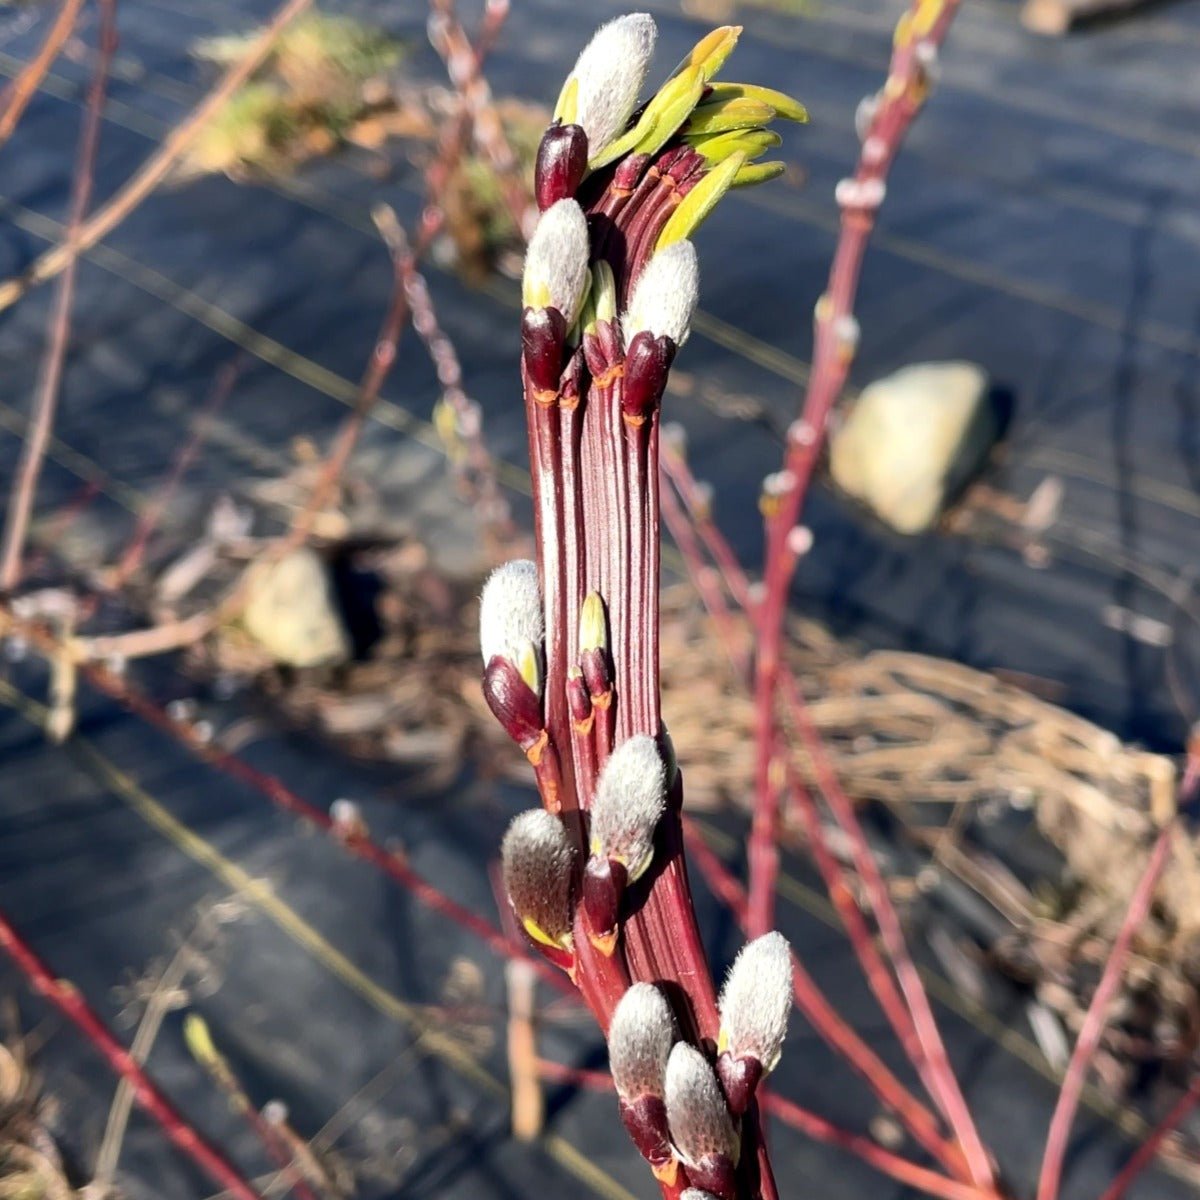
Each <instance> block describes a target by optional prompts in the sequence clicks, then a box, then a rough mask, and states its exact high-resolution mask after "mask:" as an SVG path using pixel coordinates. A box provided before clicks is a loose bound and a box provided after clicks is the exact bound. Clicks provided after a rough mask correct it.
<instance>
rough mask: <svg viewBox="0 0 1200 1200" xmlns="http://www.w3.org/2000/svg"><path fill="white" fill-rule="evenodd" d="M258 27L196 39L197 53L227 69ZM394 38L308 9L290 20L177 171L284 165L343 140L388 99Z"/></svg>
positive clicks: (266, 169)
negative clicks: (292, 20)
mask: <svg viewBox="0 0 1200 1200" xmlns="http://www.w3.org/2000/svg"><path fill="white" fill-rule="evenodd" d="M259 32H260V31H258V30H252V31H251V32H250V33H247V34H239V35H234V36H229V37H218V38H208V39H205V40H204V41H202V42H199V43H198V44H197V45H196V47H195V53H196V55H197V56H198V57H199V58H202V59H204V60H205V61H207V62H210V63H213V64H215V65H217V66H219V67H228V66H230V65H231V64H233V63H235V62H237V60H238V59H239V58H241V57H242V56H244V55H245V54H246V52H247V51H248V50H249V49H250V47H251V46H252V45H253V44H254V42H255V40H256V39H257V38H258V37H259ZM401 54H402V47H401V45H400V43H399V42H398V41H396V40H395V39H394V38H392V37H390V36H388V35H387V34H386V33H383V32H381V31H379V30H375V29H371V28H369V27H368V26H365V25H362V24H360V23H359V22H357V21H355V20H353V19H351V18H349V17H340V16H339V17H334V16H328V15H326V14H324V13H320V12H316V11H314V12H312V13H310V14H309V15H307V16H305V17H301V18H300V19H298V20H297V21H295V22H294V23H293V24H292V25H290V26H289V27H288V28H287V29H286V30H285V31H284V33H283V34H282V35H281V36H280V38H279V41H278V43H277V44H276V46H275V49H274V50H273V51H272V53H271V55H270V56H269V57H268V59H267V61H266V62H265V63H264V64H263V66H262V68H261V69H260V70H259V71H258V72H257V74H256V76H255V78H254V79H252V80H251V81H250V82H249V83H247V84H246V85H245V86H244V87H242V88H241V89H239V91H238V92H237V93H236V94H235V95H234V97H233V98H232V100H230V102H229V103H228V104H227V105H226V106H225V107H224V108H223V109H222V110H221V112H220V113H219V114H218V115H217V116H216V117H215V118H214V119H213V120H212V122H211V123H210V124H209V126H208V128H207V129H206V130H205V131H204V132H203V133H202V134H201V135H200V136H199V137H198V138H197V139H196V141H195V143H194V144H193V146H192V148H191V150H190V151H189V152H188V155H187V157H186V159H185V160H184V163H183V166H182V173H183V174H184V175H200V174H210V173H218V172H220V173H224V174H227V175H232V176H240V175H245V174H247V173H250V172H261V173H266V174H275V173H280V172H283V171H286V170H288V169H290V168H292V167H294V166H295V165H296V164H298V163H300V162H303V161H304V160H305V159H308V158H311V157H313V156H314V155H316V154H322V153H328V152H329V151H331V150H333V149H335V148H336V147H337V146H338V145H340V144H341V143H343V142H344V141H345V140H346V139H347V137H348V136H349V135H350V133H351V131H352V130H353V127H354V126H355V124H356V123H357V122H359V121H361V120H363V119H364V118H365V117H366V116H367V115H368V114H370V113H371V112H372V111H374V110H375V109H377V108H379V107H380V106H381V105H383V106H387V105H388V104H389V103H390V99H389V97H390V89H389V88H388V86H387V76H388V73H389V72H390V71H392V70H393V68H395V66H396V65H397V64H398V63H399V61H400V58H401Z"/></svg>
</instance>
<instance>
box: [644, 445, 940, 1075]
mask: <svg viewBox="0 0 1200 1200" xmlns="http://www.w3.org/2000/svg"><path fill="white" fill-rule="evenodd" d="M664 472H665V473H666V472H669V474H670V478H671V479H672V481H673V482H675V484H676V486H677V487H678V488H679V490H680V494H681V496H683V497H684V498H685V499H686V500H688V501H689V505H688V507H689V512H690V513H691V515H692V517H693V520H694V521H695V523H696V525H697V527H701V528H702V526H701V520H702V519H703V521H704V524H705V525H707V533H706V535H705V537H704V540H705V544H706V546H707V547H708V548H709V550H710V552H712V551H713V549H714V547H715V548H717V550H718V552H719V553H721V555H722V557H723V559H724V561H725V562H726V563H727V564H728V565H727V566H726V568H725V570H724V571H723V572H722V574H723V576H724V578H725V580H726V583H727V585H728V586H730V588H731V590H732V589H734V588H736V589H737V590H738V591H739V592H740V593H741V594H743V595H746V596H747V597H748V584H747V582H746V578H745V575H744V574H743V573H742V569H741V566H740V564H739V563H738V562H737V559H736V558H735V557H734V556H733V553H732V550H731V549H730V548H729V545H728V543H727V542H725V540H724V538H723V537H722V535H721V533H720V531H719V530H718V529H717V528H716V526H715V525H714V524H713V523H712V521H711V518H710V517H709V516H708V514H707V512H706V511H705V510H704V509H703V508H701V509H700V513H699V515H697V512H696V508H695V506H696V504H697V503H698V502H699V500H700V494H699V491H698V488H697V486H696V484H695V481H694V480H693V479H692V476H691V472H690V471H689V470H688V467H687V463H686V460H685V459H684V457H683V455H682V454H681V453H678V452H677V451H676V452H673V453H672V461H671V464H670V467H669V468H667V467H665V466H664ZM667 495H668V493H664V505H663V512H664V514H665V515H666V516H667V518H668V524H669V526H670V528H671V532H672V535H673V536H674V537H675V540H676V543H677V544H678V545H679V548H680V551H681V553H682V555H683V558H684V561H685V563H686V565H687V567H688V571H689V574H690V575H691V577H692V579H693V581H694V582H695V584H696V586H697V588H698V590H699V591H700V594H701V597H702V599H703V600H704V603H705V606H706V607H707V608H708V610H709V612H710V613H712V614H713V616H714V618H715V619H716V620H717V621H718V623H719V626H720V628H721V631H722V633H721V636H722V641H723V642H724V643H725V644H726V646H729V647H732V646H734V645H736V639H735V637H734V635H733V633H732V631H731V629H730V626H729V614H728V612H727V610H726V609H725V602H724V597H723V595H722V594H721V592H720V589H719V588H713V587H711V586H708V583H707V578H708V575H709V574H710V573H711V571H710V568H709V567H708V566H707V564H706V563H705V562H704V560H703V557H702V556H701V555H700V553H699V548H698V546H697V545H696V542H695V538H694V535H693V533H692V529H691V527H690V526H689V525H688V524H687V522H686V519H685V518H684V515H683V513H682V512H680V511H679V510H678V509H677V508H676V507H675V506H674V504H668V503H666V502H665V501H666V496H667ZM740 660H741V656H740V655H738V654H736V653H735V667H737V666H739V665H744V664H742V663H741V661H740ZM780 677H781V680H782V682H783V685H784V690H785V693H786V694H787V696H788V698H789V702H790V703H791V704H792V708H793V714H794V716H793V724H795V725H796V726H798V728H799V729H800V731H801V735H802V738H803V740H804V744H805V749H806V751H807V752H808V754H809V756H810V759H811V760H812V762H813V764H814V769H815V770H816V773H817V783H818V786H819V787H820V789H821V792H822V795H823V796H825V798H826V800H827V802H828V803H829V804H830V808H831V811H832V812H833V815H834V819H835V820H836V821H837V823H838V825H839V826H840V828H841V829H842V830H843V832H844V833H845V834H846V836H847V840H848V841H849V842H850V844H851V845H852V847H853V850H854V861H855V867H856V870H858V872H859V875H860V878H862V879H863V880H864V882H865V883H867V884H868V888H867V890H868V899H869V901H870V903H871V906H872V911H875V910H876V909H877V908H880V909H883V910H885V911H887V912H891V918H890V919H888V918H886V917H885V920H886V921H887V924H888V927H889V930H890V933H891V941H890V943H889V944H890V945H891V946H892V947H893V950H894V951H895V958H896V961H898V962H902V963H903V962H907V963H908V966H907V967H906V968H905V971H906V978H907V980H908V984H909V986H910V987H912V986H913V984H914V979H915V970H914V969H913V968H912V966H911V960H909V959H908V955H907V951H906V949H905V948H904V943H903V937H902V936H901V935H900V933H899V925H898V921H897V920H896V919H895V914H894V911H892V909H891V902H890V897H889V896H888V894H887V889H886V885H884V884H883V882H882V880H881V878H880V877H879V872H878V869H877V867H876V866H875V862H874V858H873V856H872V854H871V851H870V848H869V846H868V845H867V841H866V836H865V834H864V832H863V829H862V826H861V825H860V824H859V822H858V819H857V816H856V814H855V812H854V810H853V805H852V804H851V802H850V801H849V800H848V799H847V798H846V796H845V794H844V793H843V791H842V789H841V787H840V784H839V783H838V780H837V777H836V774H835V773H834V772H833V770H832V768H831V766H830V765H829V762H828V758H827V756H826V754H825V750H824V746H823V745H822V743H821V740H820V737H819V734H818V732H817V730H816V729H815V727H813V725H812V723H811V719H810V718H808V716H807V713H806V712H805V710H804V709H803V708H802V707H800V705H801V701H802V696H801V693H800V690H799V687H798V685H797V683H796V679H795V676H794V675H793V674H792V672H791V670H790V668H789V667H788V665H787V663H786V662H784V663H781V665H780ZM781 761H782V755H781ZM785 772H786V782H787V787H788V793H789V795H790V796H791V797H792V799H793V800H794V802H795V804H796V806H797V809H798V811H799V814H800V818H801V821H802V823H803V825H804V829H805V834H806V836H807V838H808V841H809V845H810V848H811V850H812V854H813V859H814V861H815V862H816V864H817V868H818V870H819V871H820V873H821V877H822V879H823V880H824V883H825V886H826V888H827V890H828V892H829V897H830V900H831V901H832V903H833V905H834V907H835V909H836V910H837V912H838V915H839V918H840V919H841V921H842V924H843V926H844V927H845V930H846V934H847V936H848V938H849V940H850V943H851V946H852V948H853V949H854V953H855V956H856V957H857V958H858V960H859V963H860V964H861V966H862V968H863V974H864V976H865V977H866V979H867V982H868V984H869V986H870V988H871V991H872V992H873V993H874V995H875V998H876V1000H877V1001H878V1002H879V1006H880V1008H881V1010H882V1011H883V1013H884V1015H885V1016H886V1018H887V1020H888V1023H889V1024H890V1025H891V1027H892V1029H893V1030H894V1031H895V1033H896V1036H897V1037H898V1038H899V1039H900V1044H901V1046H902V1047H903V1048H904V1050H905V1053H906V1054H907V1055H908V1058H909V1060H910V1062H912V1064H913V1066H914V1068H915V1069H916V1071H917V1073H918V1075H919V1077H920V1078H921V1081H922V1084H923V1085H924V1086H925V1088H926V1090H927V1091H929V1093H930V1094H931V1095H933V1094H934V1090H933V1085H934V1081H935V1073H934V1068H933V1067H932V1066H931V1057H932V1056H931V1055H930V1054H929V1053H928V1051H927V1045H926V1039H927V1034H926V1033H925V1032H924V1031H923V1030H922V1029H919V1028H918V1026H917V1023H916V1022H915V1021H914V1019H913V1016H912V1014H911V1012H910V1011H909V1009H908V1007H907V1005H906V1004H905V1001H904V999H903V997H902V996H901V994H900V992H899V991H898V990H897V986H896V982H895V980H894V979H893V976H892V973H891V971H890V970H889V969H888V967H887V965H886V964H885V963H884V961H883V957H882V955H881V954H880V952H879V950H878V948H877V947H876V945H875V942H874V939H873V937H872V934H871V931H870V929H869V928H868V927H867V924H866V921H865V919H864V917H863V914H862V912H861V910H860V909H859V907H858V903H857V901H856V900H855V898H854V895H853V893H852V891H851V888H850V885H849V880H848V876H847V872H846V870H845V868H844V867H843V866H842V864H841V863H840V862H839V861H838V859H837V857H836V855H834V854H833V853H832V851H831V850H830V847H829V844H828V839H827V838H826V836H825V832H824V829H823V828H822V826H821V822H820V818H819V815H818V813H817V810H816V806H815V804H814V803H813V800H812V797H811V796H810V795H809V794H808V791H807V789H806V788H805V787H804V785H803V783H802V781H801V780H800V778H799V775H798V772H797V771H796V769H795V766H794V764H791V763H787V764H786V766H785ZM757 832H758V839H757V840H756V839H754V838H752V845H751V848H750V850H751V852H750V867H751V870H750V874H751V878H752V879H753V878H754V877H755V868H757V869H758V872H759V874H760V877H761V872H762V868H763V855H762V849H761V845H762V840H761V839H762V830H761V828H760V829H759V830H758V831H757ZM767 845H768V847H769V849H770V850H771V852H772V853H775V852H776V851H775V839H774V837H773V836H772V837H771V838H770V840H769V841H768V842H767ZM776 867H777V863H775V864H771V868H772V876H773V873H774V870H775V868H776ZM739 906H740V908H742V909H746V910H747V911H746V912H745V918H744V924H745V926H746V928H747V932H750V931H751V930H752V929H753V928H755V926H754V924H753V921H754V919H755V918H754V916H753V914H751V913H750V912H749V911H748V906H747V905H745V904H744V903H742V902H741V901H739ZM757 919H758V920H759V921H761V919H762V917H761V912H760V913H759V914H758V917H757ZM897 939H898V940H897ZM916 983H917V985H919V979H916ZM813 986H814V987H815V985H813Z"/></svg>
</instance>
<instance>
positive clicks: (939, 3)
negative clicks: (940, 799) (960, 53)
mask: <svg viewBox="0 0 1200 1200" xmlns="http://www.w3.org/2000/svg"><path fill="white" fill-rule="evenodd" d="M957 8H958V0H914V3H913V5H912V6H911V7H910V9H909V10H908V11H907V12H906V13H905V15H904V16H903V17H902V18H901V22H900V25H899V27H898V28H897V32H896V38H895V46H894V50H893V54H892V61H891V65H890V68H889V71H888V77H887V80H886V81H885V83H884V86H883V89H882V90H881V92H880V93H879V95H878V96H877V97H875V98H874V100H873V102H872V103H873V104H874V112H873V114H871V115H870V119H869V120H867V121H866V122H865V125H866V128H865V129H864V130H863V131H862V132H863V144H862V150H861V152H860V155H859V160H858V166H857V169H856V171H855V173H854V176H853V177H852V178H851V179H848V180H843V181H842V183H841V184H840V185H839V186H838V190H837V201H838V206H839V208H840V209H841V233H840V236H839V239H838V244H837V249H836V251H835V253H834V259H833V264H832V267H831V268H830V274H829V283H828V285H827V289H826V292H825V294H824V295H823V296H822V297H821V298H820V300H819V301H818V302H817V306H816V312H815V337H816V345H815V352H814V355H813V370H812V375H811V377H810V380H809V384H808V390H807V394H806V396H805V401H804V408H803V412H802V414H801V417H800V419H799V420H798V421H796V422H795V423H794V424H793V425H792V427H791V429H790V430H789V433H788V448H787V453H786V456H785V465H784V470H783V471H782V472H781V473H780V474H779V475H778V476H776V477H775V480H774V484H775V486H774V487H773V489H769V490H768V491H764V516H765V521H766V536H767V550H766V566H765V571H764V594H763V601H762V604H761V605H760V606H759V608H758V613H757V615H758V622H757V625H758V628H757V633H758V652H757V658H756V680H755V709H756V726H757V729H756V743H757V765H756V771H755V811H754V820H753V825H752V829H751V835H750V862H751V865H752V873H751V876H750V902H749V915H750V927H749V932H750V934H751V936H753V935H755V934H757V933H761V932H763V931H764V929H766V928H769V927H770V925H771V924H772V921H773V912H774V894H775V874H776V871H777V869H778V866H777V856H776V855H775V854H773V853H763V852H762V851H763V850H764V848H766V847H770V848H773V847H774V846H775V844H776V842H777V838H778V826H779V800H780V789H779V788H778V786H777V783H776V780H775V779H774V778H773V772H772V760H773V756H774V747H775V732H774V731H775V729H776V727H777V725H776V715H775V703H776V695H777V692H778V689H779V686H780V677H781V666H780V649H781V643H782V637H783V624H784V618H785V614H786V610H787V601H788V594H789V591H790V584H791V579H792V573H793V569H794V567H795V562H796V556H797V551H796V545H795V542H794V540H793V530H794V529H795V527H796V523H797V520H798V518H799V515H800V512H801V508H802V506H803V502H804V497H805V495H806V494H807V490H808V486H809V484H810V482H811V480H812V476H813V472H814V470H815V467H816V464H817V460H818V456H819V454H820V450H821V446H822V445H823V442H824V434H825V428H826V425H827V423H828V419H829V414H830V412H831V410H832V408H833V404H834V402H835V401H836V399H837V397H838V396H839V395H840V394H841V391H842V389H843V387H844V386H845V382H846V377H847V374H848V372H849V368H850V363H851V362H852V361H853V358H854V353H855V350H856V349H857V344H858V326H857V322H856V321H855V319H854V316H853V313H854V301H855V296H856V294H857V290H858V280H859V275H860V272H861V269H862V261H863V256H864V255H865V253H866V248H867V243H868V241H869V239H870V235H871V231H872V230H873V228H874V224H875V215H876V213H877V211H878V209H879V206H880V204H881V203H882V201H883V198H884V194H885V191H886V183H885V181H886V178H887V174H888V169H889V167H890V166H891V163H892V160H893V159H894V157H895V155H896V153H897V151H898V150H899V147H900V143H901V141H902V139H903V137H904V135H905V133H906V132H907V130H908V128H909V126H910V125H911V124H912V121H913V119H914V118H915V117H916V115H917V113H918V112H919V111H920V109H921V106H922V104H923V103H924V100H925V98H926V96H927V94H928V91H929V87H930V84H931V82H932V74H933V71H934V69H935V64H936V59H937V53H938V48H939V46H940V44H941V41H942V40H943V38H944V37H945V34H946V32H947V31H948V29H949V26H950V23H951V21H952V20H953V18H954V15H955V13H956V11H957ZM833 782H834V783H835V784H836V779H834V780H833ZM823 790H825V789H824V784H823ZM838 796H840V789H839V790H838V792H837V794H835V795H834V796H830V795H829V794H828V792H827V793H826V798H827V799H828V800H829V801H830V802H831V804H834V803H835V802H836V801H837V799H838ZM838 807H842V806H841V805H840V804H839V806H838ZM845 813H846V809H845V808H844V807H843V808H842V811H841V812H836V813H835V815H836V816H837V819H838V821H839V823H840V824H843V827H844V828H845V830H846V832H847V833H848V834H849V835H850V836H851V840H852V842H854V845H855V860H856V865H857V866H858V869H859V872H860V874H862V876H863V882H864V884H866V886H867V889H868V894H869V895H870V898H871V904H872V908H873V909H874V915H875V918H876V920H877V921H878V922H879V927H880V932H881V934H882V935H883V939H884V944H885V947H886V948H887V951H888V955H889V957H890V958H891V959H892V966H893V968H894V969H895V971H896V975H897V980H898V982H899V984H900V988H901V991H902V992H903V994H904V998H905V1000H906V1002H907V1005H908V1009H909V1013H910V1015H911V1016H912V1020H913V1023H914V1025H915V1026H916V1031H917V1035H918V1037H919V1040H920V1045H921V1050H922V1055H923V1058H924V1059H925V1062H926V1066H924V1067H923V1068H922V1074H923V1078H924V1079H925V1081H926V1082H927V1086H929V1088H930V1089H931V1095H932V1096H933V1098H934V1100H935V1101H936V1102H937V1104H938V1107H939V1108H940V1109H941V1111H942V1113H943V1115H944V1116H945V1117H946V1119H947V1121H948V1122H949V1123H950V1126H951V1128H952V1129H953V1131H954V1135H955V1137H956V1139H957V1141H958V1143H959V1145H960V1147H961V1150H962V1154H963V1157H964V1159H965V1162H966V1165H967V1168H968V1171H969V1174H970V1178H971V1179H972V1180H973V1181H974V1182H975V1183H976V1184H977V1185H978V1186H980V1187H982V1188H985V1189H989V1190H994V1188H995V1178H994V1173H993V1168H992V1163H991V1159H990V1156H989V1155H988V1153H987V1150H986V1149H985V1148H984V1145H983V1141H982V1139H981V1138H980V1136H979V1132H978V1130H977V1129H976V1128H975V1123H974V1120H973V1118H972V1116H971V1112H970V1109H969V1108H968V1106H967V1103H966V1100H965V1099H964V1097H963V1095H962V1090H961V1088H960V1087H959V1085H958V1081H957V1079H956V1078H955V1076H954V1072H953V1068H952V1067H951V1065H950V1060H949V1057H948V1055H947V1054H946V1050H945V1046H944V1044H943V1042H942V1039H941V1034H940V1033H939V1031H938V1028H937V1023H936V1021H935V1020H934V1018H933V1012H932V1009H931V1007H930V1005H929V1000H928V997H927V996H926V995H925V990H924V987H923V986H922V984H921V981H920V977H919V976H918V975H917V972H916V969H915V968H914V967H913V965H912V962H911V959H910V958H909V956H908V953H907V949H906V948H905V946H904V941H903V935H902V934H901V932H900V928H899V922H898V921H897V920H896V918H895V913H894V910H893V909H892V907H891V903H890V899H889V897H888V896H887V894H886V887H885V886H883V884H882V879H881V877H880V876H879V873H878V869H877V868H876V867H875V864H874V859H873V857H872V856H871V854H870V850H869V848H868V847H867V846H866V843H865V839H863V838H862V837H861V829H859V828H858V826H857V822H856V821H853V820H852V822H851V823H850V824H846V823H845V821H844V815H845ZM849 815H850V816H851V818H853V813H852V811H851V812H850V814H849ZM756 851H758V852H756ZM915 1065H917V1066H919V1067H920V1066H921V1064H920V1062H918V1063H917V1064H915Z"/></svg>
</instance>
